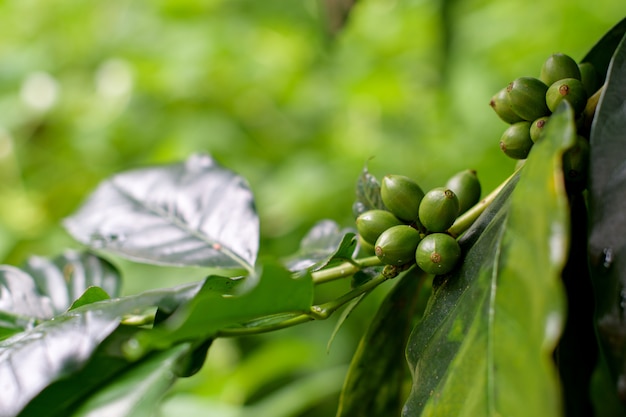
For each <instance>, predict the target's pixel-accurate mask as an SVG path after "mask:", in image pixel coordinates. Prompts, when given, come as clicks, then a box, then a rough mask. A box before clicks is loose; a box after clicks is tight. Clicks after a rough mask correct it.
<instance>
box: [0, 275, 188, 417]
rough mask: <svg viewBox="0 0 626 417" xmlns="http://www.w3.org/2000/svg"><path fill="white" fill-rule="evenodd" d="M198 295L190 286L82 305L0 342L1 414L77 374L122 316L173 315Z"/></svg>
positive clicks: (13, 410) (15, 410)
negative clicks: (151, 311)
mask: <svg viewBox="0 0 626 417" xmlns="http://www.w3.org/2000/svg"><path fill="white" fill-rule="evenodd" d="M198 290H199V285H198V284H188V285H184V286H180V287H176V288H171V289H162V290H155V291H149V292H145V293H143V294H139V295H135V296H129V297H124V298H118V299H113V300H106V301H100V302H96V303H92V304H88V305H84V306H82V307H79V308H76V309H74V310H71V311H68V312H67V313H64V314H62V315H59V316H56V317H55V318H54V320H47V321H43V322H42V323H41V324H39V325H38V326H35V327H32V328H29V329H27V330H25V331H23V332H21V333H17V334H15V335H13V336H11V337H9V338H7V339H5V340H2V341H0V380H1V381H3V389H2V390H0V410H2V411H3V413H4V414H1V415H2V416H5V415H6V416H13V415H17V414H18V413H19V412H20V411H21V410H22V408H23V407H25V406H26V405H27V404H28V403H29V402H30V401H31V400H32V399H33V398H35V397H36V396H37V395H38V394H39V393H40V392H41V391H42V390H43V389H44V388H46V387H47V386H49V385H50V384H51V383H53V382H55V381H58V380H60V379H63V378H67V377H69V376H70V375H72V374H74V373H75V372H78V371H79V370H80V369H81V368H82V367H83V366H84V365H85V364H86V363H87V362H88V361H89V360H90V359H91V357H92V354H93V352H94V351H95V350H96V349H97V348H98V346H99V345H100V343H102V342H103V341H104V340H105V339H106V338H107V337H109V335H110V334H111V333H112V332H114V331H115V330H116V329H117V328H118V326H119V324H120V322H121V319H122V317H123V316H124V315H126V314H130V313H133V312H136V311H143V310H145V309H147V308H150V307H159V308H163V309H165V310H167V311H172V310H174V309H175V308H176V307H177V306H179V305H180V304H181V303H183V302H184V301H186V300H188V299H190V298H192V297H193V296H194V295H195V294H196V292H197V291H198ZM67 394H68V395H72V393H69V392H68V393H67ZM61 400H62V398H56V401H61Z"/></svg>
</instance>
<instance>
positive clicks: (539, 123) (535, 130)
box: [530, 116, 550, 143]
mask: <svg viewBox="0 0 626 417" xmlns="http://www.w3.org/2000/svg"><path fill="white" fill-rule="evenodd" d="M548 120H550V116H543V117H540V118H538V119H537V120H535V121H534V122H532V123H531V125H530V139H531V140H532V141H533V143H534V142H537V141H538V140H539V138H540V137H541V132H543V129H544V128H545V127H546V124H547V123H548Z"/></svg>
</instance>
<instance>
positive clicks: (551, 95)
mask: <svg viewBox="0 0 626 417" xmlns="http://www.w3.org/2000/svg"><path fill="white" fill-rule="evenodd" d="M563 100H567V101H568V102H569V103H570V104H571V105H572V107H573V108H574V113H575V114H576V115H579V114H581V113H582V112H583V110H585V106H586V105H587V93H586V92H585V86H583V83H582V82H581V81H580V80H577V79H575V78H564V79H562V80H559V81H557V82H555V83H554V84H552V85H551V86H550V88H548V90H547V91H546V104H547V105H548V108H549V109H550V110H551V111H555V110H556V108H557V107H558V106H559V104H561V101H563Z"/></svg>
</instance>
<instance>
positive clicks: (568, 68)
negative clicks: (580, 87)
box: [539, 53, 581, 85]
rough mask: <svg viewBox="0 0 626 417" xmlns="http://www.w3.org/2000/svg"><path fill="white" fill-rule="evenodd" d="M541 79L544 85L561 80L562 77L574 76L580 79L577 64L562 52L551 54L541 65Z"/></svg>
mask: <svg viewBox="0 0 626 417" xmlns="http://www.w3.org/2000/svg"><path fill="white" fill-rule="evenodd" d="M539 78H540V79H541V81H543V82H544V83H545V84H546V85H552V84H553V83H555V82H557V81H559V80H562V79H564V78H576V79H577V80H580V79H581V74H580V69H579V68H578V64H577V63H576V61H574V59H572V57H570V56H569V55H565V54H562V53H557V54H552V55H550V57H549V58H548V59H546V61H545V62H544V63H543V66H542V67H541V75H540V76H539Z"/></svg>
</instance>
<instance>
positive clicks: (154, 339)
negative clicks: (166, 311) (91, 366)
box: [127, 263, 313, 357]
mask: <svg viewBox="0 0 626 417" xmlns="http://www.w3.org/2000/svg"><path fill="white" fill-rule="evenodd" d="M250 278H256V280H255V281H252V280H251V281H250V282H249V283H244V284H243V285H239V286H238V288H237V290H239V291H238V294H230V295H227V296H224V295H223V294H222V293H220V292H216V291H215V289H214V288H213V287H212V286H207V285H204V286H203V287H202V288H201V290H200V291H199V292H198V294H197V295H196V296H195V297H194V298H193V300H191V301H190V302H189V303H187V304H186V305H185V306H183V307H182V308H180V309H178V310H177V311H175V312H174V314H172V315H171V316H170V317H168V318H167V320H165V321H164V322H162V323H160V324H159V326H156V327H155V328H153V329H150V330H145V331H144V332H142V333H139V334H138V335H137V337H136V338H135V339H134V340H132V341H131V342H130V343H129V345H128V350H127V352H128V355H129V357H141V356H142V355H144V354H145V353H146V352H148V351H150V350H153V349H167V348H169V347H170V346H171V345H173V344H176V343H179V342H181V341H185V340H194V339H209V338H211V337H214V336H215V335H216V334H217V333H218V332H219V331H220V330H223V329H227V328H237V327H241V326H242V325H245V323H246V322H248V321H252V320H255V319H257V318H260V317H266V316H273V315H279V316H282V315H283V314H285V313H288V314H290V313H292V314H296V315H297V314H301V313H306V312H309V311H310V308H311V305H312V304H313V281H312V278H311V275H310V274H305V275H303V276H300V277H298V278H294V277H293V275H292V273H291V272H289V271H288V270H286V269H285V268H284V267H283V266H282V265H277V264H272V263H268V264H266V265H263V267H260V268H259V271H258V272H257V273H256V274H255V275H254V276H251V277H250ZM211 281H212V279H211V278H209V280H207V282H211ZM257 324H258V323H257ZM263 325H265V324H263Z"/></svg>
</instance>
